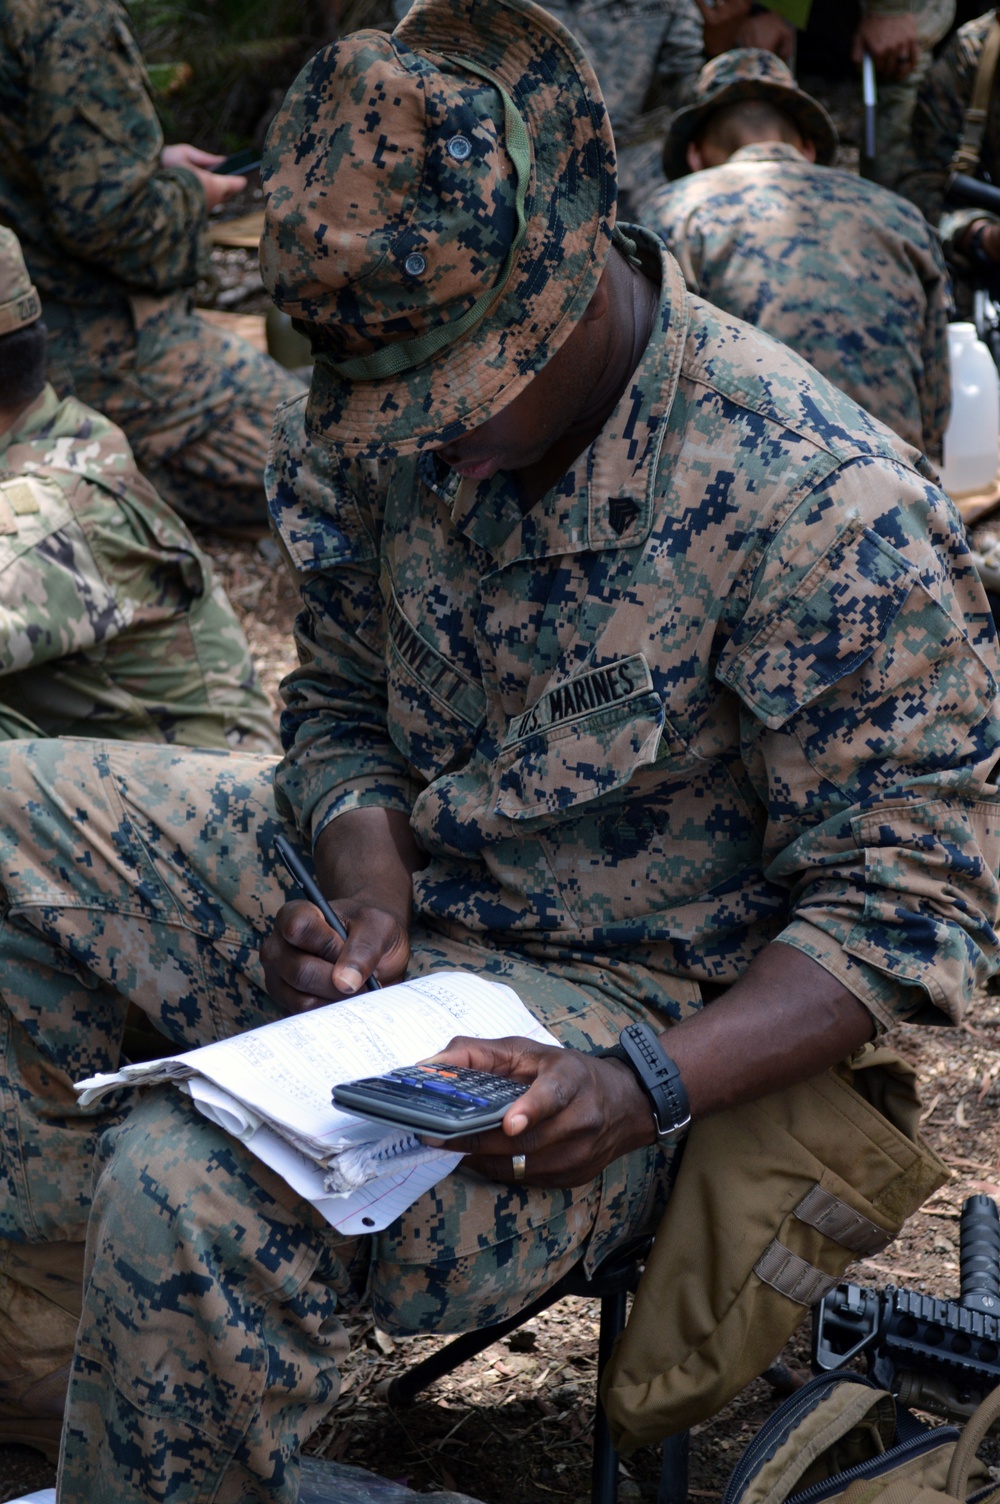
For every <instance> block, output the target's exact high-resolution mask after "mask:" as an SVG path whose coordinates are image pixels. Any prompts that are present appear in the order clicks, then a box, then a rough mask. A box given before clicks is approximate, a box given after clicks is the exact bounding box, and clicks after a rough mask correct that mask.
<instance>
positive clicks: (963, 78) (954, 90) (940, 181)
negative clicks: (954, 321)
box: [899, 10, 1000, 278]
mask: <svg viewBox="0 0 1000 1504" xmlns="http://www.w3.org/2000/svg"><path fill="white" fill-rule="evenodd" d="M993 14H994V13H993V11H992V10H989V11H987V12H986V14H985V15H982V16H978V17H977V18H976V19H975V20H974V21H969V22H968V23H967V25H965V26H960V27H959V29H958V31H957V32H956V33H955V35H954V36H953V37H952V39H951V41H950V42H949V43H948V46H947V47H946V48H945V50H944V52H943V53H942V54H941V56H940V57H939V58H938V59H937V61H936V62H935V64H934V66H933V68H932V69H931V70H930V72H929V74H928V75H927V78H926V81H925V82H924V84H923V86H922V88H921V90H920V94H919V97H918V99H917V106H916V109H915V111H914V114H913V132H912V137H911V141H910V148H909V151H908V153H907V157H906V162H905V165H904V170H903V175H902V177H901V179H900V183H899V191H900V193H905V195H906V197H907V198H909V199H912V200H913V202H914V203H915V204H916V206H917V208H918V209H920V210H921V212H922V213H923V214H924V216H925V217H926V218H927V219H928V220H929V222H930V223H931V224H932V225H937V227H938V231H939V233H940V236H941V243H942V245H943V247H944V250H945V254H946V256H947V257H948V260H949V261H950V262H952V263H953V264H954V266H955V268H956V271H957V273H958V275H959V277H963V278H967V276H968V273H969V270H970V268H969V265H968V262H967V260H966V259H965V258H964V257H963V255H962V253H961V252H960V251H959V250H958V248H957V246H958V241H959V240H960V239H961V238H962V236H963V235H964V233H965V231H966V230H967V229H968V227H969V225H970V224H972V222H973V221H974V220H977V219H987V220H992V221H993V222H994V223H1000V216H998V215H996V214H991V213H990V212H989V210H987V209H971V208H956V209H949V208H948V207H947V206H946V204H945V188H946V186H947V182H948V173H949V169H950V166H951V159H952V157H953V156H954V153H955V150H956V148H957V147H958V145H959V143H960V141H961V139H962V134H963V129H964V124H965V111H966V109H967V108H968V106H969V103H970V101H971V99H972V90H973V87H974V85H975V81H976V70H977V68H978V66H979V59H980V57H981V56H982V51H983V46H984V44H985V41H986V36H987V33H988V32H989V30H990V27H991V25H992V22H993ZM998 89H1000V76H998V78H995V79H994V82H993V89H992V93H991V95H990V108H989V114H988V116H987V120H986V130H985V134H984V136H983V144H982V150H981V152H980V157H979V167H980V173H981V174H985V175H987V176H988V178H989V181H990V182H993V183H995V182H997V180H998V173H1000V109H998V108H997V99H998Z"/></svg>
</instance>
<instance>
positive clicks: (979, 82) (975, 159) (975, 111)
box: [948, 11, 1000, 177]
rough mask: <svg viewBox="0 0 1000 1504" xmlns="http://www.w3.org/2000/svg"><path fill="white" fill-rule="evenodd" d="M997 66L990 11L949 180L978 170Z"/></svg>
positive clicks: (998, 24) (998, 31)
mask: <svg viewBox="0 0 1000 1504" xmlns="http://www.w3.org/2000/svg"><path fill="white" fill-rule="evenodd" d="M998 62H1000V15H998V14H997V13H996V12H995V11H994V14H993V20H992V22H991V24H990V29H989V31H988V32H987V33H986V41H985V43H984V44H983V51H982V55H981V56H980V59H979V67H978V68H977V69H976V82H975V84H974V85H973V88H972V98H971V99H970V101H969V105H968V108H967V109H966V111H965V124H964V126H963V129H962V139H961V141H960V142H959V143H958V146H957V147H956V148H955V155H954V156H953V157H952V159H951V166H950V167H949V169H948V175H949V177H950V176H952V175H953V174H954V173H956V172H963V173H968V174H969V176H970V177H974V176H975V173H976V169H977V168H978V166H979V154H980V152H981V151H982V149H983V136H984V135H985V134H986V119H987V116H988V115H989V112H990V94H991V93H992V91H993V79H994V76H995V74H996V71H997V63H998Z"/></svg>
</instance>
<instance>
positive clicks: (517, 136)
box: [316, 57, 531, 381]
mask: <svg viewBox="0 0 1000 1504" xmlns="http://www.w3.org/2000/svg"><path fill="white" fill-rule="evenodd" d="M448 62H450V63H455V64H457V65H458V66H459V67H461V68H463V69H465V70H466V71H467V72H469V73H476V74H479V75H480V77H482V78H485V79H487V80H488V81H489V82H490V83H491V84H492V85H493V87H494V88H495V89H496V90H497V92H498V93H499V95H500V98H501V99H502V100H503V120H504V145H505V146H506V148H507V154H508V156H509V157H510V159H511V162H512V163H513V164H514V175H515V178H516V180H517V192H516V195H515V199H514V207H515V210H516V212H517V233H516V234H515V236H514V239H513V241H512V242H511V247H510V250H509V251H508V252H507V255H506V258H505V259H504V264H503V266H502V267H501V268H500V275H499V277H498V278H497V280H496V282H495V283H494V284H493V286H492V287H488V288H487V289H486V291H485V292H483V293H480V295H479V297H478V298H477V299H476V301H475V302H474V303H473V305H472V307H471V308H468V309H466V311H465V313H463V314H462V316H461V318H457V319H453V320H451V321H450V322H448V323H445V324H436V325H435V326H434V328H433V329H428V331H427V332H426V334H421V335H418V336H417V337H416V338H415V339H404V340H398V341H396V343H395V344H391V345H383V346H382V347H381V349H379V350H374V351H373V352H372V354H371V355H358V356H355V357H354V358H353V359H351V360H333V359H332V358H331V356H330V355H329V354H320V355H318V356H317V357H316V358H317V361H318V362H320V363H321V364H323V365H325V366H327V367H328V368H329V369H330V370H332V371H335V372H336V374H337V375H338V376H340V377H342V378H343V379H344V380H346V381H378V380H384V379H385V378H386V377H392V376H400V375H402V373H403V372H404V371H412V370H414V369H415V368H416V367H417V366H422V365H424V364H425V362H426V361H428V360H430V358H431V357H432V356H433V355H437V354H438V352H439V351H440V350H444V349H446V348H447V347H448V346H449V345H453V344H455V343H456V342H457V341H458V340H460V339H462V338H463V337H464V336H465V335H466V334H468V333H469V332H470V330H472V329H475V327H476V325H477V324H480V323H482V321H483V319H484V318H486V316H487V314H488V313H490V311H491V310H492V309H493V308H494V307H495V305H496V304H497V303H498V302H499V301H500V298H501V297H502V296H503V293H504V289H505V288H506V286H507V284H508V282H509V281H510V277H511V273H512V272H513V270H514V263H515V261H516V260H517V253H518V251H519V250H520V249H521V245H522V243H523V241H524V235H525V230H526V228H527V219H526V217H525V212H524V205H525V200H526V198H527V195H528V183H529V181H530V179H531V137H530V136H529V135H528V127H527V126H526V125H525V123H524V120H523V118H522V116H521V113H520V111H519V110H518V108H517V106H516V105H515V103H514V101H513V100H512V99H511V97H510V95H509V94H508V93H507V91H506V89H504V88H503V86H502V85H501V84H499V83H497V80H496V79H495V78H494V77H493V75H492V74H491V73H488V72H487V70H486V69H485V68H480V67H479V66H478V64H476V63H471V62H469V60H468V58H464V57H462V58H458V57H449V58H448Z"/></svg>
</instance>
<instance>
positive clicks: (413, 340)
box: [260, 0, 616, 457]
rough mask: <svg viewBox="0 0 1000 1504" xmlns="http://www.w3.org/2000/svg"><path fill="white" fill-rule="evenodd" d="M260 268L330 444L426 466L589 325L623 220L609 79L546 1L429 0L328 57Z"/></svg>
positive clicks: (273, 168) (298, 132)
mask: <svg viewBox="0 0 1000 1504" xmlns="http://www.w3.org/2000/svg"><path fill="white" fill-rule="evenodd" d="M262 183H263V187H264V192H265V198H266V210H265V228H264V235H263V238H262V240H261V248H260V261H261V273H262V276H263V279H264V283H265V285H266V287H267V288H268V290H269V291H270V293H271V296H272V297H273V299H274V301H275V303H276V304H277V305H278V307H279V308H281V309H283V310H284V311H285V312H286V313H288V314H289V315H291V317H292V319H293V320H294V321H295V324H296V327H298V328H300V329H301V330H302V332H303V333H305V334H307V335H308V337H309V338H310V340H311V342H312V346H313V351H314V354H315V356H316V364H315V366H314V368H313V374H312V381H311V384H310V389H309V397H308V401H307V407H306V424H307V427H308V429H309V431H310V433H311V434H312V435H313V437H315V438H318V439H321V440H325V441H326V442H327V443H330V444H333V445H336V446H337V448H338V449H340V450H342V451H343V452H344V453H347V454H354V455H367V456H371V457H376V456H380V455H382V456H384V455H390V454H400V453H413V452H415V451H416V450H418V449H422V448H426V447H428V446H430V445H440V444H443V443H446V442H447V441H448V440H449V439H451V438H454V437H456V436H457V435H458V434H460V433H462V432H464V431H465V430H467V429H470V428H475V427H478V426H479V425H480V424H481V423H484V422H485V421H486V420H487V419H488V418H489V417H490V416H491V415H492V414H493V413H494V412H498V411H499V410H500V409H501V408H502V407H504V406H506V405H507V404H508V403H509V402H510V401H511V400H512V399H513V398H514V397H516V396H517V394H518V392H520V391H521V390H522V389H523V388H524V387H525V386H526V385H527V384H528V382H529V381H530V380H531V378H532V377H533V376H534V374H535V373H536V372H537V371H538V370H540V369H541V367H542V366H543V365H544V364H545V363H546V361H547V360H549V359H550V357H551V356H552V355H554V354H555V352H556V350H557V349H558V348H559V346H560V345H561V344H562V343H563V341H564V340H565V339H566V337H567V336H568V335H569V333H570V332H571V330H572V329H573V327H574V326H575V324H576V323H577V322H578V321H579V319H580V317H581V316H582V314H583V313H584V311H585V309H586V307H587V305H588V303H589V302H590V300H591V298H592V296H593V294H594V291H595V289H596V287H597V283H598V281H599V279H600V275H601V271H602V269H603V266H604V262H605V260H606V259H607V254H608V250H609V248H610V245H611V238H612V232H613V229H614V220H615V199H616V178H615V157H614V141H613V138H612V135H611V127H610V124H609V122H608V116H607V111H606V109H605V107H604V101H603V99H602V97H601V92H600V89H599V87H598V84H597V80H596V78H595V76H594V73H593V70H592V68H591V67H590V64H589V63H588V62H587V60H586V58H585V57H584V54H583V51H582V50H581V48H580V46H579V44H578V43H577V41H576V40H575V38H574V37H572V36H571V35H570V33H569V32H568V31H566V30H565V28H564V27H563V26H561V25H560V23H559V22H558V21H557V20H556V19H555V17H554V16H551V15H550V14H549V13H548V12H547V11H545V10H542V9H541V8H540V7H539V6H536V5H534V4H532V3H531V0H417V3H416V4H415V5H414V6H413V8H412V10H411V11H410V12H409V14H408V15H407V16H406V17H405V18H404V20H403V21H402V22H401V23H400V24H399V26H398V27H397V28H396V30H395V31H394V32H393V33H392V35H391V36H387V35H386V34H385V33H384V32H377V31H361V32H355V33H354V34H352V35H350V36H348V37H345V38H344V40H343V41H340V42H337V43H335V44H334V45H333V46H330V47H327V48H325V49H324V50H323V51H322V52H319V53H317V55H316V56H315V57H314V58H313V59H312V60H311V62H309V63H307V64H306V66H305V68H304V69H303V70H302V72H301V73H300V74H299V77H298V78H297V79H296V81H295V83H294V84H293V85H292V87H291V89H290V90H289V92H288V95H287V98H286V99H285V102H284V105H283V107H282V109H281V111H280V112H279V114H278V116H277V117H276V119H275V121H274V123H273V124H272V126H271V130H270V132H269V134H268V139H267V145H266V147H265V154H264V165H263V169H262Z"/></svg>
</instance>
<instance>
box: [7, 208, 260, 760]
mask: <svg viewBox="0 0 1000 1504" xmlns="http://www.w3.org/2000/svg"><path fill="white" fill-rule="evenodd" d="M39 311H40V307H39V300H38V294H37V292H36V290H35V288H34V287H33V286H32V285H31V282H30V279H29V277H28V275H27V272H26V270H25V266H24V261H23V260H22V258H21V253H20V249H19V247H18V244H17V239H16V237H15V236H14V235H13V234H12V233H11V231H9V230H3V229H0V376H2V380H0V393H2V398H3V400H2V402H0V623H2V626H0V737H7V736H100V737H116V738H119V737H120V738H122V739H123V740H126V741H136V740H138V741H158V742H173V743H177V744H178V745H181V746H188V747H239V746H242V747H245V748H247V750H252V751H258V752H266V751H270V750H272V749H274V748H275V747H276V737H275V732H274V728H273V724H272V717H271V713H270V707H269V705H268V703H267V700H266V698H265V696H264V694H263V692H262V691H261V689H260V688H259V686H258V684H257V682H256V679H255V675H254V669H253V662H252V660H251V657H250V649H249V647H248V645H247V641H246V638H245V637H244V635H243V630H242V628H241V627H240V624H239V622H238V621H237V619H236V615H235V613H234V611H233V608H232V606H231V605H230V604H229V602H228V600H227V599H226V596H225V594H224V592H223V590H222V586H221V585H220V584H218V582H217V581H216V580H215V579H214V577H213V573H212V566H211V563H210V561H209V559H208V558H207V556H206V555H205V554H204V553H203V552H202V551H201V549H200V548H198V546H197V544H196V543H195V541H194V539H193V538H192V537H191V535H190V533H189V532H188V530H187V528H186V527H185V526H184V524H183V523H182V522H181V521H180V520H179V519H178V518H177V517H175V516H174V514H173V513H172V512H171V511H170V509H169V508H168V507H166V506H164V504H163V503H162V502H161V501H160V499H159V497H158V496H157V495H156V494H155V492H154V491H153V489H152V487H151V486H150V485H149V483H148V481H146V480H145V479H144V478H143V477H142V476H141V475H140V474H139V472H138V471H137V469H136V466H135V461H134V460H133V458H132V455H131V452H130V451H129V447H128V445H127V444H126V442H125V439H124V436H123V435H122V433H121V432H120V431H119V430H118V429H117V428H115V426H114V424H112V423H109V422H108V420H107V419H106V418H103V417H101V416H100V414H98V413H95V412H91V411H90V409H89V408H86V407H84V406H82V404H81V403H79V402H77V401H76V400H75V399H73V398H67V399H66V400H64V401H60V400H59V398H58V397H57V396H56V394H55V392H54V391H53V389H52V387H51V386H48V385H46V386H44V387H43V388H42V389H41V390H39V389H38V387H39V383H40V382H41V381H42V380H43V379H44V357H45V337H44V327H43V326H42V325H40V324H39V323H38V319H39ZM28 329H34V330H35V331H36V337H37V348H38V356H37V377H36V380H35V381H34V382H32V384H31V386H30V388H25V387H23V386H22V387H21V389H20V390H18V389H17V387H16V386H15V381H16V377H17V370H16V367H15V366H14V365H13V363H12V351H11V342H12V340H14V339H15V338H16V336H17V332H18V331H20V330H28ZM22 343H23V341H22Z"/></svg>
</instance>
